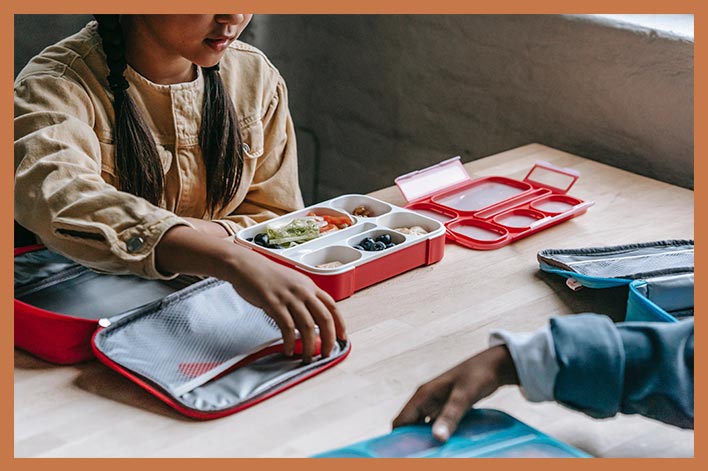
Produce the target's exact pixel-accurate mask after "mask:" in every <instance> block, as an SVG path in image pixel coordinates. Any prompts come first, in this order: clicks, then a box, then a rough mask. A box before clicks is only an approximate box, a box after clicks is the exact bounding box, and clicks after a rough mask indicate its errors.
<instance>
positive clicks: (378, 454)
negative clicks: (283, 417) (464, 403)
mask: <svg viewBox="0 0 708 471" xmlns="http://www.w3.org/2000/svg"><path fill="white" fill-rule="evenodd" d="M589 457H590V455H588V454H587V453H585V452H583V451H581V450H578V449H576V448H573V447H571V446H570V445H568V444H566V443H563V442H561V441H559V440H556V439H554V438H552V437H550V436H548V435H546V434H544V433H542V432H540V431H538V430H536V429H534V428H532V427H530V426H528V425H526V424H525V423H523V422H521V421H519V420H517V419H515V418H514V417H512V416H510V415H509V414H506V413H504V412H501V411H498V410H495V409H472V410H470V411H469V412H468V413H467V414H465V416H464V417H463V418H462V420H461V421H460V423H459V425H458V427H457V430H455V433H454V434H453V435H452V436H451V437H450V439H449V440H448V441H447V442H445V443H441V442H439V441H438V440H436V439H435V438H434V437H433V434H432V424H419V425H406V426H404V427H400V428H397V429H395V430H393V431H392V432H391V433H389V434H386V435H381V436H378V437H375V438H371V439H369V440H364V441H361V442H358V443H354V444H352V445H349V446H346V447H344V448H339V449H336V450H331V451H328V452H325V453H321V454H319V455H316V456H315V458H589Z"/></svg>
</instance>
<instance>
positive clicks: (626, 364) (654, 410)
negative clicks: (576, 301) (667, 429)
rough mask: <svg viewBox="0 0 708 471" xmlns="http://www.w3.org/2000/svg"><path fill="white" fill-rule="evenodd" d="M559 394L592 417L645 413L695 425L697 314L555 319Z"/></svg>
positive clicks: (682, 424) (556, 394)
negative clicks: (670, 318)
mask: <svg viewBox="0 0 708 471" xmlns="http://www.w3.org/2000/svg"><path fill="white" fill-rule="evenodd" d="M551 334H552V336H553V343H554V347H555V352H556V360H557V362H558V367H559V370H558V374H557V376H556V380H555V385H554V388H553V395H554V397H555V399H556V400H557V401H558V402H560V403H563V404H565V405H567V406H569V407H571V408H573V409H577V410H580V411H582V412H584V413H586V414H588V415H590V416H593V417H598V418H603V417H611V416H613V415H615V414H617V413H618V412H622V413H625V414H641V415H644V416H647V417H651V418H654V419H657V420H660V421H662V422H666V423H669V424H673V425H677V426H679V427H682V428H693V318H691V319H688V320H685V321H681V322H677V323H668V322H667V323H663V322H627V323H621V324H614V323H613V322H612V321H611V320H610V318H608V317H606V316H600V315H595V314H582V315H575V316H567V317H559V318H553V319H551Z"/></svg>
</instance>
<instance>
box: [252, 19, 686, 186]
mask: <svg viewBox="0 0 708 471" xmlns="http://www.w3.org/2000/svg"><path fill="white" fill-rule="evenodd" d="M256 21H257V22H258V23H257V24H258V28H259V29H258V30H257V32H256V34H255V43H256V45H258V46H259V47H261V48H262V49H263V50H264V51H265V52H266V53H267V54H268V55H269V57H270V58H271V59H272V61H273V62H274V63H275V64H276V65H277V66H278V67H279V69H280V70H281V72H282V74H283V75H284V76H285V78H286V80H287V81H288V84H289V87H290V93H291V109H292V112H293V116H294V119H295V121H296V122H297V123H298V124H300V125H302V126H306V127H308V128H310V129H312V130H313V131H314V132H315V133H316V135H317V137H318V138H319V140H320V143H321V159H322V162H321V170H320V171H321V177H320V180H321V181H320V192H319V194H318V196H319V198H320V199H324V198H328V197H331V196H334V195H337V194H341V193H345V192H366V191H369V190H373V189H376V188H380V187H382V186H387V185H390V184H392V183H393V179H394V178H395V177H396V176H397V175H400V174H403V173H406V172H408V171H411V170H414V169H418V168H421V167H425V166H427V165H430V164H433V163H436V162H438V161H440V160H443V159H445V158H447V157H451V156H454V155H458V154H459V155H461V156H462V158H463V161H468V160H472V159H477V158H480V157H484V156H486V155H489V154H493V153H496V152H499V151H502V150H505V149H509V148H513V147H516V146H519V145H523V144H527V143H529V142H540V143H543V144H546V145H549V146H552V147H556V148H559V149H563V150H566V151H569V152H573V153H577V154H579V155H582V156H585V157H589V158H592V159H595V160H599V161H602V162H605V163H608V164H611V165H615V166H618V167H622V168H625V169H628V170H630V171H633V172H637V173H640V174H643V175H647V176H650V177H653V178H657V179H660V180H664V181H667V182H670V183H674V184H678V185H682V186H685V187H692V186H693V42H692V41H691V40H686V39H680V38H675V37H665V36H662V35H661V34H657V33H656V32H655V31H652V30H649V29H642V28H635V29H618V28H614V27H608V26H607V25H606V24H603V23H598V22H594V21H588V20H587V19H584V18H579V17H568V16H560V15H508V16H507V15H502V16H496V15H455V16H445V15H435V16H426V15H393V16H380V15H348V16H328V15H319V16H298V15H295V16H293V15H288V16H278V15H275V16H266V17H260V18H257V20H256ZM303 158H305V159H306V158H308V156H303Z"/></svg>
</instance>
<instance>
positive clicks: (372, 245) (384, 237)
mask: <svg viewBox="0 0 708 471" xmlns="http://www.w3.org/2000/svg"><path fill="white" fill-rule="evenodd" d="M395 246H396V244H395V242H393V241H392V240H391V235H390V234H381V235H380V236H378V237H376V238H375V239H374V238H372V237H364V238H363V239H361V241H360V242H359V243H358V244H356V245H355V246H354V248H355V249H357V250H363V251H366V252H379V251H381V250H386V249H390V248H392V247H395Z"/></svg>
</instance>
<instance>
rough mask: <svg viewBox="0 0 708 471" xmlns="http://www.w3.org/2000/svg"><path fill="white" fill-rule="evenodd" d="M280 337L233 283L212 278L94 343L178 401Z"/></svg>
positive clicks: (105, 332) (119, 325)
mask: <svg viewBox="0 0 708 471" xmlns="http://www.w3.org/2000/svg"><path fill="white" fill-rule="evenodd" d="M280 338H281V334H280V330H279V329H278V327H277V326H276V324H275V322H274V321H273V320H272V319H271V318H270V317H268V316H267V315H266V314H265V312H263V310H261V309H259V308H257V307H255V306H253V305H251V304H249V303H248V302H246V301H245V300H244V299H243V298H241V297H240V296H239V295H238V294H237V293H236V292H235V291H234V289H233V287H232V286H231V285H230V284H229V283H226V282H223V281H218V280H214V279H209V280H205V281H203V282H200V283H197V284H195V285H193V286H191V287H189V288H187V289H185V290H183V291H181V292H179V293H175V294H174V295H171V296H167V297H166V298H164V299H163V301H162V302H160V303H159V305H157V306H155V307H153V308H150V309H148V310H146V311H145V312H141V313H139V314H136V315H134V316H127V317H126V318H123V319H120V320H119V321H117V322H116V323H114V324H113V325H111V326H110V327H109V328H107V329H104V330H103V331H101V332H100V333H99V334H98V335H97V336H96V339H95V345H96V348H98V350H100V351H101V352H102V353H103V354H105V355H106V356H107V357H109V358H110V359H111V360H113V361H114V362H116V363H118V364H120V365H122V366H123V367H125V368H127V369H129V370H132V371H134V372H136V373H138V374H140V375H142V376H144V377H146V378H148V379H150V380H151V381H153V382H154V383H156V384H158V385H160V386H161V387H162V388H164V389H165V390H167V391H168V392H170V394H172V395H173V396H175V397H179V396H181V395H183V394H185V393H187V392H189V391H191V390H193V389H194V388H196V387H198V386H200V385H202V384H204V383H206V382H207V381H209V380H210V379H212V378H214V377H216V376H217V375H219V374H220V373H221V372H223V371H225V370H227V369H228V368H229V367H231V366H233V365H234V364H236V363H238V362H239V361H240V360H242V359H243V358H245V357H246V356H248V355H250V354H252V353H255V352H257V351H259V350H262V349H263V348H265V347H267V346H270V345H274V344H277V343H280V342H281V340H280Z"/></svg>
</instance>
